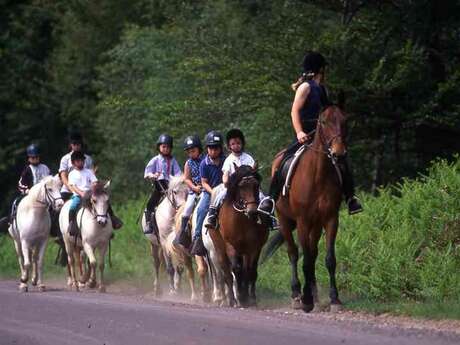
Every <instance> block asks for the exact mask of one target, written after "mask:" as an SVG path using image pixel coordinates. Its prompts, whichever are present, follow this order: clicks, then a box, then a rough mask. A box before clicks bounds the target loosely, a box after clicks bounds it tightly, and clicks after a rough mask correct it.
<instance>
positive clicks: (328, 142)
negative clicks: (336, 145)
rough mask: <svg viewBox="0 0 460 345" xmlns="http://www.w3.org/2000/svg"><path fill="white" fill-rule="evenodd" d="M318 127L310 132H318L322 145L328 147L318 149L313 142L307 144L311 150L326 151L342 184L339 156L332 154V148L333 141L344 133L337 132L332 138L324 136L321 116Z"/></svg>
mask: <svg viewBox="0 0 460 345" xmlns="http://www.w3.org/2000/svg"><path fill="white" fill-rule="evenodd" d="M316 127H317V130H316V129H314V130H313V131H311V132H309V133H308V134H310V133H311V134H313V133H314V132H317V133H318V135H319V140H320V142H321V146H322V147H325V148H326V149H317V148H315V147H313V143H311V144H306V145H305V146H306V147H307V148H308V149H309V150H312V151H315V152H319V153H324V154H325V155H326V156H327V157H328V158H329V160H330V161H331V163H332V165H333V167H334V169H335V171H336V173H337V177H338V178H339V183H340V185H341V186H342V185H343V178H342V173H341V172H340V169H339V167H338V163H337V157H335V156H334V155H333V154H332V149H331V145H332V142H333V141H334V140H335V139H337V138H341V137H342V134H341V133H335V134H334V135H333V136H332V137H331V138H329V139H326V138H325V136H324V133H323V131H322V129H323V124H322V123H321V121H320V119H319V118H318V124H317V126H316Z"/></svg>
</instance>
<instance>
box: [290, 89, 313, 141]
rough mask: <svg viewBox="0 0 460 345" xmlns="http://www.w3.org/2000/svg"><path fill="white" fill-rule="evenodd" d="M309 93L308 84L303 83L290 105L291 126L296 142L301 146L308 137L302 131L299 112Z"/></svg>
mask: <svg viewBox="0 0 460 345" xmlns="http://www.w3.org/2000/svg"><path fill="white" fill-rule="evenodd" d="M309 93H310V85H309V84H308V83H303V84H302V85H300V86H299V88H298V89H297V91H296V93H295V97H294V102H293V103H292V109H291V119H292V126H293V127H294V130H295V132H296V135H297V140H298V141H299V142H300V143H301V144H303V143H304V142H306V141H307V140H308V135H307V134H306V133H305V132H304V131H303V129H302V122H301V120H300V110H301V109H302V107H303V106H304V105H305V101H306V100H307V97H308V94H309Z"/></svg>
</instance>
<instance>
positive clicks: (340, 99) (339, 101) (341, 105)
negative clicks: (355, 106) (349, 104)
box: [337, 90, 346, 109]
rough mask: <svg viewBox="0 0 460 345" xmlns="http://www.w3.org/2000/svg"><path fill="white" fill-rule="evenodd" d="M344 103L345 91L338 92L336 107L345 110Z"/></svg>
mask: <svg viewBox="0 0 460 345" xmlns="http://www.w3.org/2000/svg"><path fill="white" fill-rule="evenodd" d="M345 101H346V97H345V91H343V90H340V91H339V93H338V95H337V105H338V106H339V108H340V109H344V108H345Z"/></svg>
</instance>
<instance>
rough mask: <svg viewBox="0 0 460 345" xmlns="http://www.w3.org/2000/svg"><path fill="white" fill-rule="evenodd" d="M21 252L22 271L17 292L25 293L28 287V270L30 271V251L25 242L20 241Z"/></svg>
mask: <svg viewBox="0 0 460 345" xmlns="http://www.w3.org/2000/svg"><path fill="white" fill-rule="evenodd" d="M21 252H22V257H23V260H24V261H23V268H24V269H23V270H22V272H21V282H20V284H19V290H20V291H21V292H27V290H28V286H27V282H28V281H29V270H30V256H31V253H30V249H29V246H28V245H27V243H26V242H25V241H21Z"/></svg>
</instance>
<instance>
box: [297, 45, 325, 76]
mask: <svg viewBox="0 0 460 345" xmlns="http://www.w3.org/2000/svg"><path fill="white" fill-rule="evenodd" d="M302 66H303V71H304V73H307V74H308V73H314V74H317V73H319V72H320V71H321V69H322V68H324V67H326V66H327V61H326V59H325V58H324V56H323V55H321V54H320V53H317V52H313V51H309V52H307V54H305V56H304V58H303V62H302Z"/></svg>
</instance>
